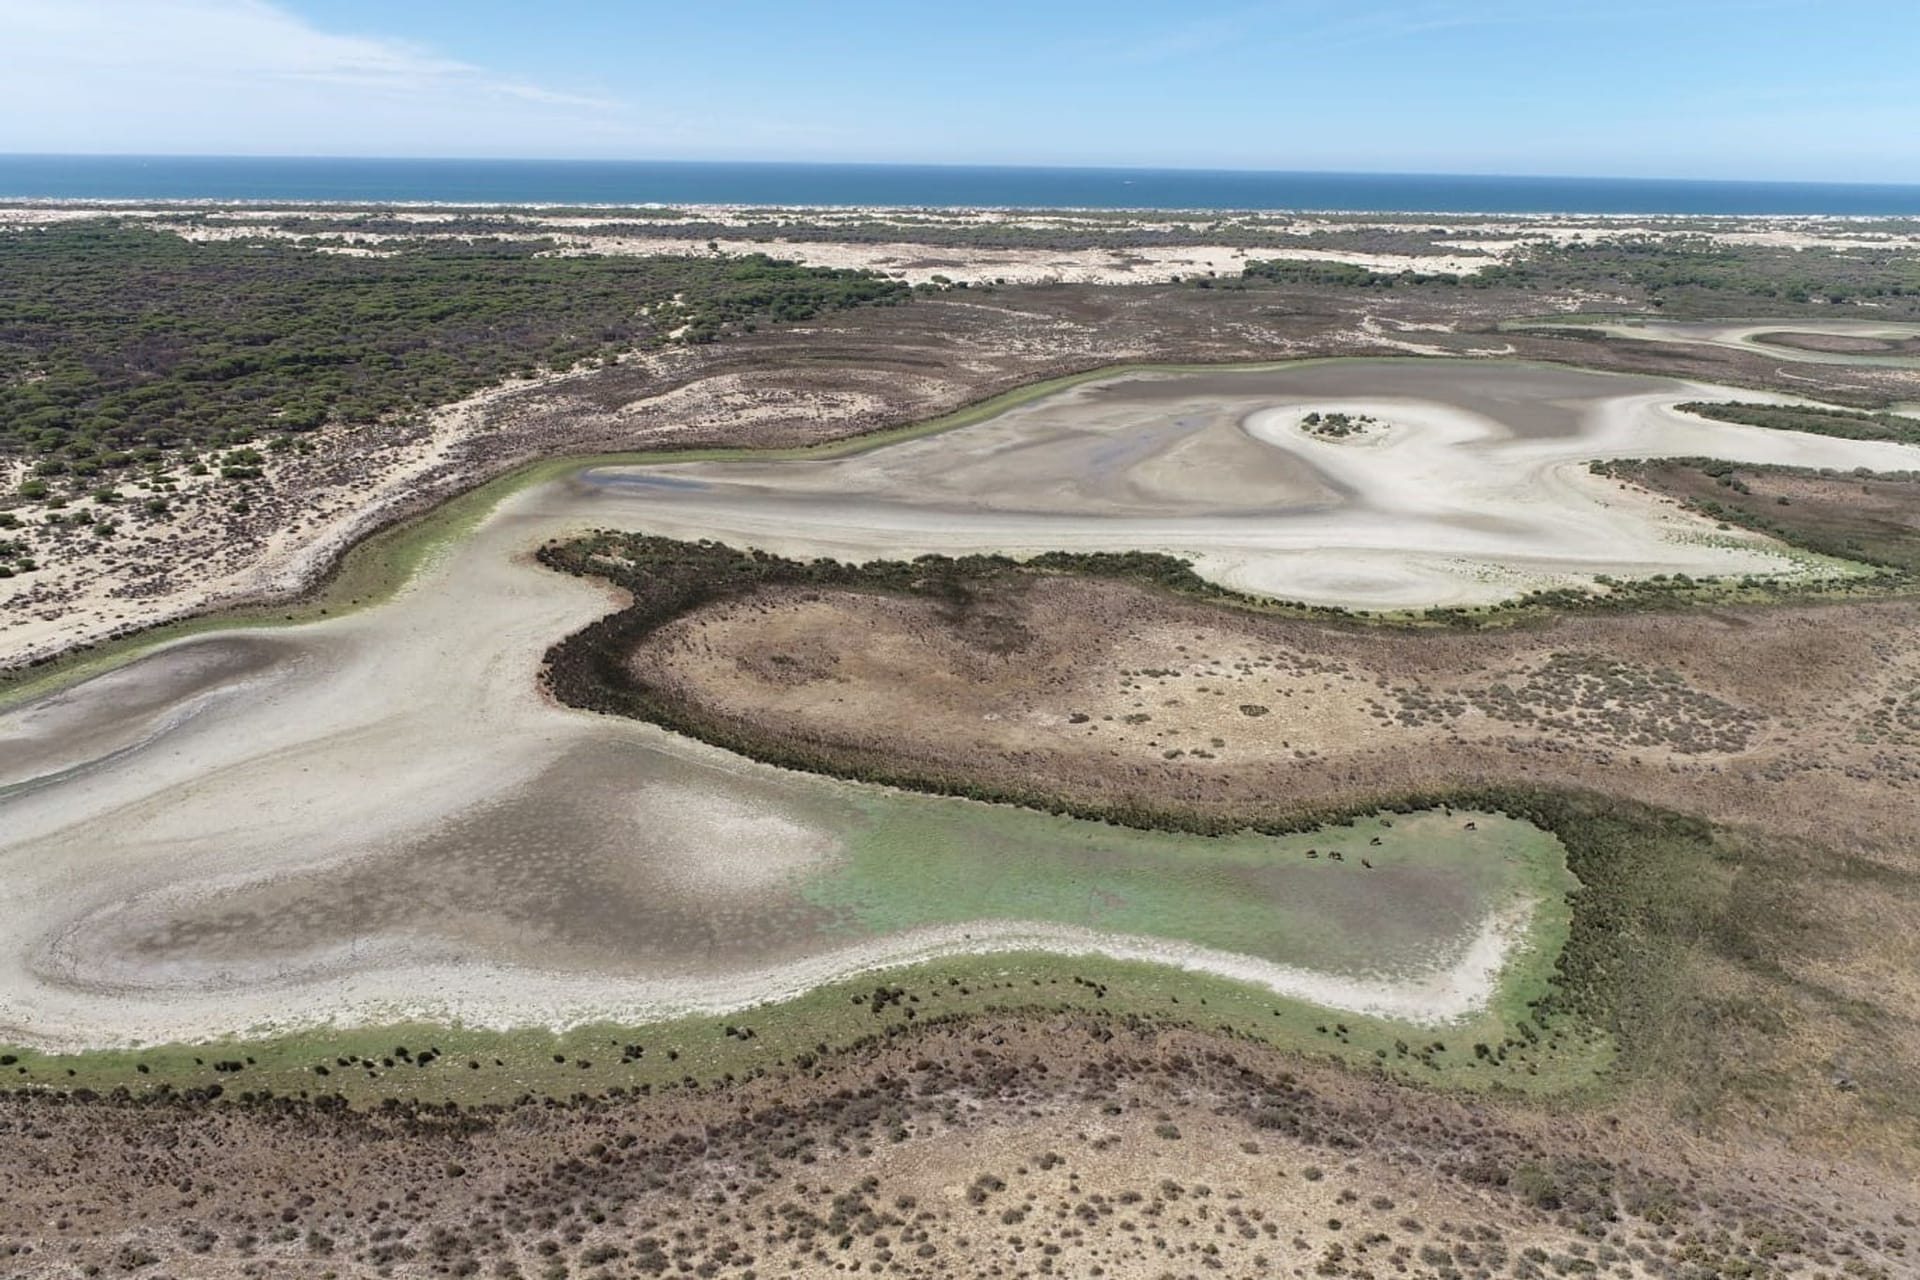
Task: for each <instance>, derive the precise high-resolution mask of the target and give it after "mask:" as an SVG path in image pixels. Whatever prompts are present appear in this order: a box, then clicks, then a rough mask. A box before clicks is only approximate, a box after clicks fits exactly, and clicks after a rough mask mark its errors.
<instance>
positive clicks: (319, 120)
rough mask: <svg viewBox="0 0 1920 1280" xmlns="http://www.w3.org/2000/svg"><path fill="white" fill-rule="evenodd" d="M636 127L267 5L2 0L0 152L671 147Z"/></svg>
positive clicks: (624, 112)
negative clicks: (574, 140) (567, 140)
mask: <svg viewBox="0 0 1920 1280" xmlns="http://www.w3.org/2000/svg"><path fill="white" fill-rule="evenodd" d="M637 118H638V114H637V113H636V112H634V111H632V110H631V109H630V108H628V107H626V106H625V105H624V104H622V103H619V102H616V101H611V100H608V99H604V98H599V97H595V96H592V95H590V94H581V93H574V92H569V91H565V90H563V89H558V88H553V87H549V86H545V85H539V84H533V83H528V82H526V81H524V80H522V79H518V78H515V77H513V76H509V75H503V74H500V73H497V72H494V71H491V70H489V69H486V68H483V67H478V66H474V65H472V64H469V63H466V62H461V61H458V60H456V59H452V58H447V57H444V56H441V55H440V54H437V53H435V52H433V51H432V50H429V49H423V48H419V47H417V46H414V45H411V44H408V43H405V42H403V41H397V40H392V39H384V38H379V37H372V36H359V35H343V34H336V33H333V32H329V31H323V30H321V29H320V28H318V27H316V26H314V25H313V24H311V23H309V22H308V21H306V20H305V19H303V18H301V17H299V16H298V15H296V14H293V13H290V12H288V11H287V10H285V9H282V8H279V7H278V6H276V5H274V4H271V3H267V0H0V151H109V152H110V151H128V152H144V151H176V152H241V153H245V152H251V153H279V154H299V153H311V152H330V153H352V154H363V155H364V154H402V155H406V154H411V155H422V154H446V155H481V154H491V155H501V154H514V153H515V152H516V151H519V152H524V153H544V154H562V153H565V152H566V151H567V150H569V148H568V147H566V146H565V145H564V142H563V141H561V144H560V145H558V146H556V142H557V141H560V139H558V138H556V131H565V135H571V136H578V137H580V138H582V139H583V144H582V147H581V149H582V150H586V151H594V150H604V148H605V146H606V145H607V144H608V143H609V142H613V141H615V140H616V139H617V140H618V142H619V143H620V144H621V145H622V146H623V147H624V146H627V145H631V146H637V147H639V148H640V149H641V150H642V151H644V149H645V148H646V146H647V145H648V143H649V142H653V143H665V144H670V143H671V142H672V140H673V136H674V134H675V132H676V123H677V122H676V121H674V120H673V119H672V118H670V117H669V118H660V117H655V118H654V119H653V120H652V122H651V124H652V127H651V128H649V129H644V130H636V129H635V128H634V125H633V122H634V121H635V120H636V119H637ZM565 135H563V136H565ZM596 144H597V145H596ZM529 149H530V150H529Z"/></svg>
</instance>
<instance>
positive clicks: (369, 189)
mask: <svg viewBox="0 0 1920 1280" xmlns="http://www.w3.org/2000/svg"><path fill="white" fill-rule="evenodd" d="M18 197H52V198H65V199H138V200H166V199H172V200H290V201H303V200H319V201H370V202H378V203H384V202H397V201H427V202H442V203H481V204H547V205H578V204H645V203H662V204H757V205H906V206H922V207H933V206H954V205H974V206H988V207H1016V208H1098V209H1301V210H1350V211H1363V212H1418V213H1596V214H1601V213H1626V214H1632V213H1649V214H1651V213H1704V214H1849V215H1882V216H1890V215H1920V186H1915V185H1869V184H1841V183H1806V182H1702V181H1681V180H1668V179H1644V178H1526V177H1506V178H1502V177H1485V176H1463V175H1448V174H1405V173H1284V172H1257V171H1242V170H1188V169H1067V168H1059V169H1054V168H1012V167H979V166H958V165H955V166H947V165H883V164H737V163H708V162H696V161H600V160H393V159H334V158H284V159H280V158H267V157H236V156H28V155H15V156H0V198H18Z"/></svg>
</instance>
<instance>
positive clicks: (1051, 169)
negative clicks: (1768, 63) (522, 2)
mask: <svg viewBox="0 0 1920 1280" xmlns="http://www.w3.org/2000/svg"><path fill="white" fill-rule="evenodd" d="M7 160H256V161H307V162H311V161H341V162H354V163H382V164H505V165H521V164H528V165H532V164H551V165H582V166H585V165H634V166H642V165H684V166H689V167H696V166H704V167H715V168H720V167H741V166H750V167H759V168H796V169H945V170H954V171H962V172H964V171H995V172H1005V171H1009V170H1011V171H1020V172H1035V173H1059V172H1072V173H1090V174H1097V173H1116V174H1122V173H1138V174H1212V175H1229V176H1235V177H1316V178H1317V177H1328V178H1446V179H1455V180H1458V179H1475V180H1484V181H1490V182H1500V181H1506V182H1512V181H1521V182H1593V183H1647V184H1682V185H1687V186H1778V187H1865V188H1890V189H1910V188H1920V179H1916V180H1905V181H1886V180H1881V181H1868V180H1865V179H1859V178H1697V177H1660V176H1645V175H1637V176H1624V175H1609V174H1591V173H1508V172H1478V171H1450V170H1440V169H1433V170H1422V169H1284V168H1248V167H1241V166H1233V165H1229V166H1193V165H1149V164H1126V165H1121V164H1048V163H1038V162H1032V161H1021V162H1000V161H993V162H987V161H924V160H921V161H908V160H811V159H810V160H761V159H753V160H738V159H735V160H720V159H693V158H686V157H650V158H632V157H606V156H602V157H591V156H458V155H363V154H348V153H305V154H296V153H284V154H283V153H273V152H192V151H178V152H174V151H0V161H7Z"/></svg>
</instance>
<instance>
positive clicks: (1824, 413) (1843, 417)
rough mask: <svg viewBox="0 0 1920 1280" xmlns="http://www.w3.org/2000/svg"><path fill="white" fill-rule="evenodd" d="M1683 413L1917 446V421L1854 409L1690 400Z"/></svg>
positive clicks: (1919, 440)
mask: <svg viewBox="0 0 1920 1280" xmlns="http://www.w3.org/2000/svg"><path fill="white" fill-rule="evenodd" d="M1679 408H1681V409H1682V410H1684V411H1686V412H1687V413H1691V414H1696V415H1698V416H1699V417H1702V418H1711V419H1713V420H1714V421H1716V422H1734V423H1739V424H1740V425H1742V426H1748V427H1766V428H1767V429H1769V430H1772V431H1805V432H1809V433H1811V434H1813V435H1820V436H1839V437H1840V438H1842V439H1844V440H1890V441H1893V442H1894V443H1896V444H1920V418H1910V417H1907V416H1906V415H1905V414H1899V413H1867V412H1865V411H1862V410H1858V409H1824V408H1819V407H1816V406H1811V405H1797V404H1748V403H1744V402H1741V401H1730V402H1725V403H1709V402H1706V401H1700V400H1693V401H1689V402H1688V403H1686V404H1683V405H1680V406H1679Z"/></svg>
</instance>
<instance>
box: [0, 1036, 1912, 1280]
mask: <svg viewBox="0 0 1920 1280" xmlns="http://www.w3.org/2000/svg"><path fill="white" fill-rule="evenodd" d="M1677 1137H1679V1135H1677V1134H1675V1133H1674V1132H1673V1131H1672V1130H1671V1129H1670V1128H1669V1127H1667V1126H1666V1125H1665V1123H1664V1121H1661V1120H1658V1119H1656V1120H1655V1122H1654V1124H1653V1126H1652V1127H1649V1125H1648V1123H1647V1119H1646V1118H1645V1117H1642V1116H1637V1115H1634V1114H1632V1113H1627V1114H1624V1115H1614V1116H1610V1117H1606V1118H1601V1117H1595V1116H1586V1117H1578V1116H1562V1117H1546V1116H1542V1115H1541V1114H1539V1113H1538V1112H1536V1111H1533V1110H1530V1109H1527V1108H1522V1107H1517V1106H1511V1105H1508V1104H1503V1103H1500V1102H1498V1101H1487V1100H1477V1101H1467V1100H1460V1099H1451V1098H1441V1097H1436V1096H1433V1095H1430V1094H1425V1093H1422V1092H1419V1091H1416V1090H1411V1089H1408V1088H1406V1087H1404V1086H1397V1085H1392V1084H1388V1083H1385V1082H1382V1081H1376V1080H1369V1079H1365V1078H1361V1077H1358V1076H1355V1075H1353V1074H1351V1073H1345V1072H1340V1071H1337V1070H1333V1069H1329V1068H1322V1067H1314V1066H1310V1065H1305V1064H1302V1063H1300V1062H1299V1061H1298V1060H1290V1059H1286V1058H1283V1057H1281V1056H1280V1055H1277V1054H1275V1053H1273V1052H1271V1051H1269V1050H1265V1049H1261V1048H1258V1047H1254V1046H1250V1045H1247V1044H1245V1043H1244V1042H1236V1041H1232V1040H1223V1039H1221V1038H1220V1037H1218V1036H1212V1035H1208V1034H1206V1033H1204V1032H1200V1031H1194V1030H1176V1029H1156V1028H1150V1027H1145V1026H1141V1025H1138V1024H1126V1023H1118V1022H1113V1021H1108V1020H1094V1019H1087V1018H1074V1017H1048V1016H1041V1015H1029V1014H1020V1013H1015V1012H1009V1013H1008V1014H1006V1015H1003V1016H1002V1017H1000V1018H999V1019H997V1020H996V1021H994V1022H993V1023H991V1024H988V1025H982V1024H948V1025H931V1026H922V1027H921V1028H920V1029H918V1030H917V1031H914V1032H912V1033H910V1034H906V1035H902V1036H897V1037H890V1038H887V1039H885V1040H883V1041H881V1042H879V1043H877V1044H875V1045H873V1046H870V1047H868V1048H866V1049H864V1050H862V1051H861V1052H860V1053H858V1054H854V1055H848V1056H845V1057H841V1058H835V1059H830V1060H828V1061H827V1062H825V1063H823V1064H820V1065H817V1066H815V1067H814V1068H812V1069H811V1070H808V1071H805V1072H781V1073H778V1074H776V1075H772V1076H769V1077H767V1078H765V1079H761V1080H757V1081H753V1082H749V1083H745V1084H741V1085H737V1086H733V1087H730V1088H727V1089H720V1090H694V1089H683V1090H676V1091H673V1092H672V1093H670V1094H666V1095H661V1094H655V1095H654V1096H652V1097H650V1098H646V1099H641V1098H638V1097H634V1096H613V1097H605V1098H599V1099H586V1098H580V1099H576V1100H575V1101H574V1102H572V1103H570V1104H544V1105H542V1104H534V1103H527V1104H522V1105H520V1106H515V1107H508V1108H489V1109H476V1110H469V1111H465V1112H461V1111H455V1110H450V1109H439V1108H409V1107H397V1108H390V1109H387V1110H383V1111H380V1112H376V1113H372V1114H363V1113H353V1112H348V1111H344V1110H341V1109H338V1108H325V1107H317V1106H315V1105H313V1104H308V1103H293V1102H285V1101H283V1102H277V1103H272V1102H255V1103H253V1104H250V1105H243V1106H231V1105H228V1106H213V1105H210V1104H204V1103H187V1102H183V1101H178V1100H172V1101H169V1100H164V1099H163V1100H160V1101H149V1102H145V1103H136V1102H132V1101H125V1100H112V1099H101V1100H92V1101H70V1102H65V1103H60V1102H52V1101H48V1100H45V1099H32V1100H30V1099H27V1098H24V1097H18V1096H16V1097H14V1098H13V1099H11V1100H9V1101H6V1102H4V1103H0V1163H4V1166H5V1167H6V1168H7V1169H8V1170H9V1172H10V1175H11V1181H10V1185H9V1192H8V1195H7V1196H5V1197H4V1198H0V1272H4V1273H5V1274H9V1275H62V1276H65V1275H125V1274H138V1275H156V1276H157V1275H170V1276H193V1277H207V1278H209V1280H213V1278H218V1277H230V1276H300V1277H316V1278H318V1277H324V1276H362V1275H369V1276H370V1275H382V1276H384V1275H393V1276H402V1277H412V1276H467V1275H484V1276H526V1277H551V1278H552V1280H559V1278H560V1277H564V1276H589V1277H601V1276H609V1277H610V1276H649V1275H663V1274H672V1275H694V1276H703V1277H705V1276H729V1277H744V1276H749V1275H751V1276H760V1277H772V1276H785V1275H793V1276H821V1275H832V1274H842V1273H846V1272H851V1271H865V1272H869V1273H874V1274H887V1275H898V1276H1002V1277H1009V1278H1013V1277H1034V1276H1046V1275H1060V1276H1112V1277H1140V1278H1142V1280H1146V1278H1149V1277H1152V1278H1158V1277H1164V1276H1177V1277H1196V1276H1213V1275H1225V1276H1265V1275H1272V1276H1333V1277H1339V1276H1351V1277H1367V1276H1374V1277H1385V1276H1408V1277H1455V1276H1487V1277H1492V1276H1516V1277H1542V1276H1553V1275H1569V1274H1594V1275H1615V1276H1687V1277H1706V1276H1733V1275H1739V1276H1767V1275H1787V1274H1804V1275H1817V1274H1826V1275H1839V1274H1843V1273H1844V1274H1847V1275H1854V1276H1860V1277H1893V1276H1898V1275H1903V1274H1911V1267H1912V1265H1913V1259H1914V1253H1915V1251H1916V1250H1920V1239H1916V1232H1920V1203H1916V1196H1915V1195H1914V1193H1913V1189H1912V1187H1911V1185H1906V1186H1896V1185H1889V1184H1886V1183H1884V1182H1876V1181H1875V1178H1874V1175H1873V1174H1872V1173H1871V1172H1870V1171H1862V1170H1860V1169H1857V1168H1852V1167H1848V1166H1845V1165H1837V1166H1825V1167H1823V1168H1821V1169H1820V1170H1819V1171H1817V1172H1816V1173H1814V1175H1813V1176H1803V1174H1802V1172H1801V1169H1800V1167H1799V1165H1798V1163H1797V1162H1796V1161H1794V1160H1793V1159H1792V1158H1791V1157H1789V1156H1788V1155H1787V1154H1786V1153H1785V1152H1783V1151H1780V1150H1778V1149H1775V1148H1771V1147H1769V1146H1766V1145H1764V1144H1754V1143H1744V1144H1739V1145H1730V1144H1725V1143H1721V1142H1717V1141H1714V1140H1712V1139H1706V1138H1701V1137H1699V1136H1698V1135H1688V1136H1686V1137H1685V1138H1684V1139H1683V1140H1679V1141H1676V1140H1675V1139H1676V1138H1677Z"/></svg>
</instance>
